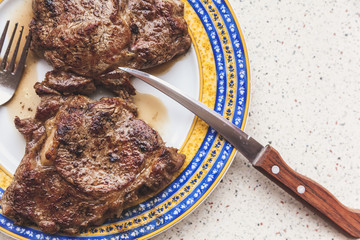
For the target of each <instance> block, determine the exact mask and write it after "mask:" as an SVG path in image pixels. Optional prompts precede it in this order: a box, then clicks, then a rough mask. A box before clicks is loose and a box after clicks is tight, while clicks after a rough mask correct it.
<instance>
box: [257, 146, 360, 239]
mask: <svg viewBox="0 0 360 240" xmlns="http://www.w3.org/2000/svg"><path fill="white" fill-rule="evenodd" d="M254 166H255V168H257V169H258V170H260V171H261V172H263V173H264V174H265V175H266V176H267V177H269V176H270V178H271V179H272V180H275V181H274V182H277V183H279V182H280V183H281V184H279V185H280V186H281V187H282V188H284V190H286V191H289V190H290V192H292V193H294V194H295V195H297V196H298V197H300V198H301V199H303V200H304V201H306V202H307V203H308V204H310V205H311V206H312V207H314V208H315V209H317V210H318V211H320V212H321V213H322V214H323V215H325V216H326V217H328V218H329V219H330V220H332V221H333V222H334V223H335V224H336V225H338V226H339V227H341V228H342V229H343V230H345V231H346V232H347V233H348V234H350V235H351V236H353V237H356V238H359V237H360V210H357V209H351V208H348V207H346V206H344V205H343V204H341V203H340V202H339V200H337V199H336V198H335V197H334V195H332V194H331V193H330V192H329V191H328V190H326V189H325V188H324V187H323V186H321V185H320V184H318V183H316V182H315V181H313V180H311V179H309V178H307V177H305V176H303V175H301V174H299V173H297V172H295V171H294V170H293V169H291V168H290V167H289V166H288V165H287V164H286V163H285V161H284V160H283V159H282V158H281V156H280V154H279V153H278V152H277V151H276V150H275V149H274V148H272V147H271V146H269V145H268V146H266V147H265V150H264V152H263V154H262V155H261V156H260V157H259V159H258V161H257V162H256V163H255V165H254Z"/></svg>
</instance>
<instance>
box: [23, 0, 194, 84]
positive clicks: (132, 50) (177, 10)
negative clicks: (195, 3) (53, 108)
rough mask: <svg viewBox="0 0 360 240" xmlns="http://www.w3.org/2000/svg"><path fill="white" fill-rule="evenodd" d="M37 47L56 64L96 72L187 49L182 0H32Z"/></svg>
mask: <svg viewBox="0 0 360 240" xmlns="http://www.w3.org/2000/svg"><path fill="white" fill-rule="evenodd" d="M33 12H34V19H33V21H32V22H31V24H30V28H31V31H32V33H33V43H32V45H33V49H34V50H35V51H36V52H38V53H39V54H40V55H43V56H44V57H45V59H46V60H47V61H48V62H50V64H51V65H53V66H54V67H55V69H58V70H65V71H72V72H75V73H77V74H79V75H82V76H90V77H97V76H99V75H101V74H104V73H107V72H109V71H111V70H114V69H115V68H116V67H118V66H128V67H133V68H138V69H144V68H149V67H153V66H156V65H158V64H161V63H164V62H166V61H168V60H170V59H171V58H173V57H174V56H176V55H179V54H182V53H184V52H186V51H187V50H188V48H189V47H190V44H191V39H190V37H189V34H188V30H187V24H186V22H185V20H184V18H183V14H184V4H183V3H182V1H181V0H72V1H69V0H67V1H63V0H34V1H33Z"/></svg>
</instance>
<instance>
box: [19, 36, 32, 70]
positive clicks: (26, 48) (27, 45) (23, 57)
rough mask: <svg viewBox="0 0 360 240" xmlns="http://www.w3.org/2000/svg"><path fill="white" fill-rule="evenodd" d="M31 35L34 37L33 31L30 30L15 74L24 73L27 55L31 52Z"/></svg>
mask: <svg viewBox="0 0 360 240" xmlns="http://www.w3.org/2000/svg"><path fill="white" fill-rule="evenodd" d="M31 37H32V32H31V31H30V32H29V34H28V35H27V36H26V42H25V45H24V48H23V50H22V53H21V57H20V60H19V63H18V66H17V68H16V70H15V75H22V74H23V72H24V69H25V62H26V57H27V54H28V52H29V48H30V43H31Z"/></svg>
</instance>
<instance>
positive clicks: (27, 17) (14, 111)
mask: <svg viewBox="0 0 360 240" xmlns="http://www.w3.org/2000/svg"><path fill="white" fill-rule="evenodd" d="M18 5H20V4H17V5H15V6H13V8H14V11H15V10H16V14H12V15H11V16H12V17H11V18H9V20H10V26H9V29H8V33H7V36H8V37H9V36H10V34H11V32H12V31H13V29H14V26H15V23H18V24H19V25H18V31H17V34H16V35H15V39H17V37H18V35H19V30H20V29H21V26H24V32H23V38H22V41H21V43H20V49H22V48H23V46H24V44H25V37H24V36H27V34H28V33H29V27H28V25H29V23H30V21H31V19H32V8H31V0H24V1H22V2H21V7H20V6H18ZM9 12H13V9H10V11H9ZM13 45H14V46H15V44H13ZM12 50H13V49H12ZM9 56H12V52H11V53H10V55H9ZM19 57H20V51H19V53H18V59H19ZM37 62H38V58H37V57H36V56H35V55H34V54H33V53H32V52H31V51H30V52H29V54H28V57H27V60H26V68H25V71H24V75H23V77H22V79H21V81H20V83H19V87H18V89H17V90H16V92H15V95H14V97H13V98H12V99H11V100H10V101H9V102H8V103H7V104H6V108H7V110H8V112H9V117H10V118H11V121H13V119H14V118H15V116H18V117H20V118H28V117H33V116H34V115H35V110H36V106H37V105H38V104H39V103H40V98H39V97H38V96H37V95H36V93H35V90H34V88H33V86H34V84H35V83H36V82H37V81H38V74H37V69H36V64H37Z"/></svg>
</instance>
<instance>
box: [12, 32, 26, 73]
mask: <svg viewBox="0 0 360 240" xmlns="http://www.w3.org/2000/svg"><path fill="white" fill-rule="evenodd" d="M23 31H24V26H22V27H21V30H20V34H19V38H18V41H17V43H16V47H15V50H14V54H13V56H12V58H11V62H10V64H9V67H8V71H10V72H13V71H14V67H15V60H16V56H17V54H18V51H19V47H20V42H21V37H22V34H23Z"/></svg>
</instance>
